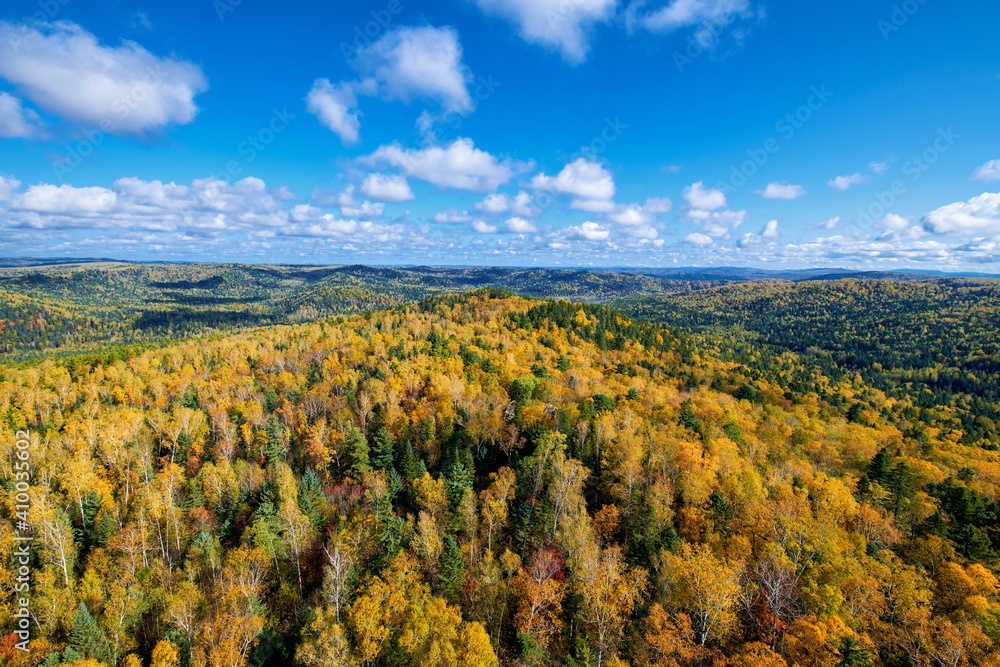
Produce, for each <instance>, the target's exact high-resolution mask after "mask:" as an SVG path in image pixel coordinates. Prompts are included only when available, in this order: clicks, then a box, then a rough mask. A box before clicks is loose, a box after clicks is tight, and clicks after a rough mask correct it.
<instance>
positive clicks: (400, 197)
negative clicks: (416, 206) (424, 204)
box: [361, 174, 416, 202]
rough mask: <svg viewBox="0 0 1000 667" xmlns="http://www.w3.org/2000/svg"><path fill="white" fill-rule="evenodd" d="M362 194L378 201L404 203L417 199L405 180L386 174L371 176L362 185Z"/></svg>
mask: <svg viewBox="0 0 1000 667" xmlns="http://www.w3.org/2000/svg"><path fill="white" fill-rule="evenodd" d="M361 194H363V195H364V196H366V197H369V198H371V199H374V200H376V201H387V202H404V201H412V200H414V199H416V195H414V194H413V190H411V189H410V184H409V183H408V182H407V180H406V179H405V178H403V177H402V176H389V175H385V174H369V175H368V177H367V178H366V179H365V181H364V183H362V184H361Z"/></svg>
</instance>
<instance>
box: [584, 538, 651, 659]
mask: <svg viewBox="0 0 1000 667" xmlns="http://www.w3.org/2000/svg"><path fill="white" fill-rule="evenodd" d="M575 576H576V582H577V587H578V589H579V590H578V591H577V592H578V593H579V595H580V597H581V599H582V602H583V604H582V605H581V609H580V617H581V620H582V621H583V622H584V624H586V626H587V627H588V628H590V631H591V634H592V636H593V639H594V644H595V645H596V647H597V667H601V665H602V664H603V663H604V660H607V659H609V658H611V657H613V656H614V654H615V648H616V647H617V645H618V642H619V641H620V640H621V636H622V632H623V630H624V627H625V623H626V622H627V621H628V618H629V616H631V614H632V611H633V610H634V609H635V608H636V606H638V605H639V604H640V603H641V602H642V598H643V594H644V593H643V592H644V590H645V588H646V581H647V579H648V577H649V575H648V573H647V572H646V570H644V569H642V568H641V567H636V568H629V567H628V566H627V565H626V564H625V559H624V558H623V557H622V552H621V549H620V548H619V547H617V546H614V547H609V548H607V549H601V548H600V547H598V546H597V545H593V546H592V547H591V548H590V549H587V550H586V551H585V552H584V554H583V557H582V558H581V562H580V565H579V568H578V571H577V572H576V573H575Z"/></svg>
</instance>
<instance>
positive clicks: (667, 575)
mask: <svg viewBox="0 0 1000 667" xmlns="http://www.w3.org/2000/svg"><path fill="white" fill-rule="evenodd" d="M658 565H659V567H658V569H659V572H660V586H661V589H662V590H663V592H664V593H665V594H666V596H667V599H669V600H670V601H671V602H672V604H673V606H674V607H675V608H677V609H681V610H683V611H685V612H686V613H688V614H689V615H690V616H691V619H692V620H693V621H694V624H695V627H696V629H697V633H698V643H699V644H702V645H704V644H705V643H706V642H708V641H710V640H712V639H715V638H717V637H722V636H724V635H725V634H726V633H727V632H728V631H729V630H730V629H731V628H732V627H733V626H734V625H735V624H736V614H735V612H734V608H735V605H736V602H737V600H738V599H739V595H740V592H741V587H740V573H741V571H742V567H741V566H740V565H737V564H733V563H730V562H729V561H727V560H725V559H723V558H719V557H717V556H716V555H715V554H713V553H712V549H711V547H709V546H708V545H707V544H700V545H697V546H695V547H692V546H691V545H689V544H687V543H684V544H683V545H682V546H681V553H680V554H679V555H675V554H672V553H670V552H669V551H664V552H662V553H661V554H660V558H659V563H658Z"/></svg>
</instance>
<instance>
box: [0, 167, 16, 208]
mask: <svg viewBox="0 0 1000 667" xmlns="http://www.w3.org/2000/svg"><path fill="white" fill-rule="evenodd" d="M20 187H21V181H19V180H17V179H16V178H14V177H13V176H4V175H3V174H0V202H5V201H8V200H9V199H10V198H11V197H12V196H13V195H14V193H15V192H17V191H18V189H19V188H20Z"/></svg>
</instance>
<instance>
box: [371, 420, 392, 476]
mask: <svg viewBox="0 0 1000 667" xmlns="http://www.w3.org/2000/svg"><path fill="white" fill-rule="evenodd" d="M371 445H372V449H371V464H372V467H373V468H375V469H376V470H392V468H393V459H395V453H396V452H395V450H396V442H395V440H393V439H392V433H390V432H389V429H387V428H386V427H385V426H380V427H379V429H378V431H376V432H375V435H374V437H373V438H372V443H371Z"/></svg>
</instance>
